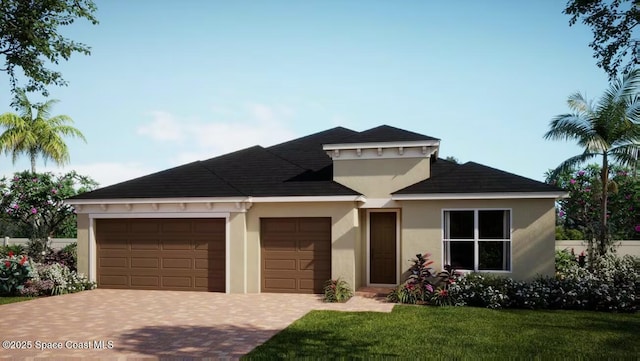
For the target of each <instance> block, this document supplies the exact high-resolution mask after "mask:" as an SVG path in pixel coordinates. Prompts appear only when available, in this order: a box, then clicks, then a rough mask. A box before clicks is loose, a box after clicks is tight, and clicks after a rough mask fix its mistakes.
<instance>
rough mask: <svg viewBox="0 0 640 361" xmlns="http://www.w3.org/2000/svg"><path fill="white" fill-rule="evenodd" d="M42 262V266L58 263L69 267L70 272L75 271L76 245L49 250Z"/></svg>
mask: <svg viewBox="0 0 640 361" xmlns="http://www.w3.org/2000/svg"><path fill="white" fill-rule="evenodd" d="M43 262H44V264H54V263H60V264H61V265H64V266H67V267H69V269H70V270H72V271H76V270H77V269H78V268H77V249H76V243H72V244H69V245H67V246H65V247H64V248H63V249H60V250H50V251H49V252H48V253H47V254H46V256H45V257H44V261H43Z"/></svg>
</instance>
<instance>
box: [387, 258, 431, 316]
mask: <svg viewBox="0 0 640 361" xmlns="http://www.w3.org/2000/svg"><path fill="white" fill-rule="evenodd" d="M430 256H431V255H430V254H428V253H425V254H417V255H416V258H415V259H412V260H411V261H412V262H413V264H412V265H411V267H410V268H409V277H408V278H407V280H406V281H404V283H402V284H401V285H399V286H398V287H397V288H396V289H395V290H393V291H392V292H391V293H390V294H389V296H388V297H387V299H388V300H389V301H390V302H400V303H409V304H416V303H417V304H426V303H427V302H429V301H430V300H431V297H432V296H433V290H434V289H435V287H434V283H435V282H436V281H437V278H436V277H434V275H433V268H432V267H431V265H432V264H433V261H430V260H429V257H430Z"/></svg>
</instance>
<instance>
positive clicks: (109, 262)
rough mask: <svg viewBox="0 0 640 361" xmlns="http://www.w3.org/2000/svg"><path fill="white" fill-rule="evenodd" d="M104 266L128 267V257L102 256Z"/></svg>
mask: <svg viewBox="0 0 640 361" xmlns="http://www.w3.org/2000/svg"><path fill="white" fill-rule="evenodd" d="M100 262H101V265H102V267H127V258H126V257H100Z"/></svg>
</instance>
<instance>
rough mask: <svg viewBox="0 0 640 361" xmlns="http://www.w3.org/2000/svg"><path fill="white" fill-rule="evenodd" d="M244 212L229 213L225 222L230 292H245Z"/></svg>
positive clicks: (245, 237)
mask: <svg viewBox="0 0 640 361" xmlns="http://www.w3.org/2000/svg"><path fill="white" fill-rule="evenodd" d="M246 226H247V225H246V214H245V213H231V215H230V216H229V223H228V224H227V230H226V231H227V235H228V236H229V237H230V238H229V243H228V247H229V259H228V260H227V261H228V262H229V264H228V265H226V269H227V270H229V274H228V275H227V278H228V279H229V290H228V291H229V292H230V293H245V292H246V287H247V285H246V272H245V269H246V267H245V264H246V261H245V247H246V244H247V232H246V229H247V228H246Z"/></svg>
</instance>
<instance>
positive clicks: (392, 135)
mask: <svg viewBox="0 0 640 361" xmlns="http://www.w3.org/2000/svg"><path fill="white" fill-rule="evenodd" d="M420 140H440V139H438V138H433V137H430V136H428V135H424V134H418V133H414V132H410V131H408V130H404V129H400V128H396V127H392V126H389V125H381V126H379V127H375V128H371V129H369V130H365V131H364V132H360V133H357V134H355V135H353V136H351V137H349V138H347V139H345V140H343V141H341V142H340V143H377V142H410V141H420ZM326 144H329V143H326Z"/></svg>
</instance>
